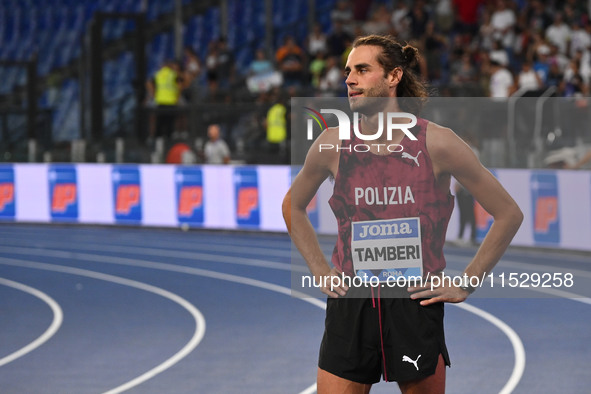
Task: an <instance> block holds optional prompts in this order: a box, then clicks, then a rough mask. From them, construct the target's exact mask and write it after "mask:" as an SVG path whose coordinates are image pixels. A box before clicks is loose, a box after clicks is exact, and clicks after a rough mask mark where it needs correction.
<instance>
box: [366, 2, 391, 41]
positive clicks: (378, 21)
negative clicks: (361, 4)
mask: <svg viewBox="0 0 591 394" xmlns="http://www.w3.org/2000/svg"><path fill="white" fill-rule="evenodd" d="M389 32H390V12H389V11H388V8H387V7H386V5H385V4H380V5H379V6H378V7H376V8H375V10H374V11H373V12H372V13H371V17H370V18H369V19H368V20H367V21H365V23H363V33H364V34H386V33H389Z"/></svg>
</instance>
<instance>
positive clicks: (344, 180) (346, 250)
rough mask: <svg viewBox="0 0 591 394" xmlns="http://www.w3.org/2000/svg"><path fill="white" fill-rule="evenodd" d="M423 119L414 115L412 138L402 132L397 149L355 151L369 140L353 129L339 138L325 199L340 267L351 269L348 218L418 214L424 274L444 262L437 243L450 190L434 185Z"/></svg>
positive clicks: (440, 242)
mask: <svg viewBox="0 0 591 394" xmlns="http://www.w3.org/2000/svg"><path fill="white" fill-rule="evenodd" d="M427 125H428V121H427V120H425V119H420V118H419V119H418V123H417V126H415V127H414V128H413V129H412V131H413V133H414V135H415V136H416V137H417V141H412V140H410V139H409V138H404V139H403V140H402V142H401V145H402V146H403V150H402V152H396V153H390V154H387V155H377V154H373V153H371V152H355V149H354V148H355V146H356V145H362V144H366V145H367V144H371V141H362V140H360V139H359V138H357V137H356V136H355V135H354V133H352V134H353V137H352V139H351V140H345V141H342V143H341V148H340V149H341V151H340V156H339V165H338V172H337V174H336V177H335V184H334V192H333V195H332V197H331V198H330V200H329V204H330V206H331V208H332V210H333V212H334V214H335V217H336V219H337V223H338V230H339V235H338V240H337V244H336V246H335V249H334V251H333V256H332V262H333V264H334V265H335V267H337V268H338V269H340V270H341V271H343V272H344V273H346V274H349V275H353V274H354V270H353V258H352V248H351V233H352V223H356V222H367V223H370V224H371V222H369V221H379V220H384V219H399V218H418V222H419V223H420V244H421V249H422V252H421V258H422V261H423V274H426V273H428V272H439V271H441V270H443V269H444V268H445V258H444V257H443V250H442V249H443V244H444V242H445V233H446V230H447V224H448V222H449V218H450V216H451V212H452V210H453V205H454V202H453V196H451V194H449V190H446V191H444V190H442V189H441V188H440V187H439V185H438V183H437V180H436V178H435V175H434V173H433V166H432V162H431V158H430V156H429V153H428V151H427V144H426V135H427ZM351 148H353V149H351ZM358 150H364V149H358ZM393 150H394V149H393ZM376 223H381V222H376ZM357 225H358V223H357ZM390 227H391V226H390ZM376 228H377V226H376ZM365 230H366V231H367V226H366V228H365ZM370 230H371V228H370ZM388 230H389V231H391V230H390V228H388ZM405 252H406V253H409V250H408V249H406V250H405ZM353 253H356V252H355V251H353ZM359 256H360V257H362V256H361V254H360V255H359Z"/></svg>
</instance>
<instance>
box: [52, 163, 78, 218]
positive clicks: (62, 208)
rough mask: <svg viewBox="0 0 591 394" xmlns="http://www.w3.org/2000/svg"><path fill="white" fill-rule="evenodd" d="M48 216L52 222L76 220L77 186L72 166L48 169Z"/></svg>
mask: <svg viewBox="0 0 591 394" xmlns="http://www.w3.org/2000/svg"><path fill="white" fill-rule="evenodd" d="M48 178H49V201H50V204H51V206H50V215H51V218H52V219H53V220H65V221H72V220H77V219H78V185H77V177H76V168H75V167H74V166H67V165H63V166H50V167H49V175H48Z"/></svg>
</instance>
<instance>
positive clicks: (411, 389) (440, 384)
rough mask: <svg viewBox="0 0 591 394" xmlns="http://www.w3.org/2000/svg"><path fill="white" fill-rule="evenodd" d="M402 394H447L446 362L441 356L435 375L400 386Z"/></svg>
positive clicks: (403, 383) (400, 384)
mask: <svg viewBox="0 0 591 394" xmlns="http://www.w3.org/2000/svg"><path fill="white" fill-rule="evenodd" d="M398 385H399V386H400V391H401V392H402V394H443V393H445V361H444V360H443V356H442V355H441V354H440V355H439V361H438V362H437V368H436V369H435V373H434V374H433V375H431V376H427V377H426V378H422V379H417V380H410V381H408V382H402V383H399V384H398Z"/></svg>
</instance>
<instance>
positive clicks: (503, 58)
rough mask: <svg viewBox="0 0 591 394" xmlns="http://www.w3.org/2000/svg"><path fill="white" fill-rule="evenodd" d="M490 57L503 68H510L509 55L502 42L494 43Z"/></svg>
mask: <svg viewBox="0 0 591 394" xmlns="http://www.w3.org/2000/svg"><path fill="white" fill-rule="evenodd" d="M488 57H489V58H490V60H491V61H492V60H494V61H496V62H497V63H499V64H500V65H502V66H503V67H507V66H509V55H508V54H507V51H506V50H505V48H503V43H502V42H501V40H497V41H494V42H493V44H492V48H491V51H490V52H489V54H488Z"/></svg>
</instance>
